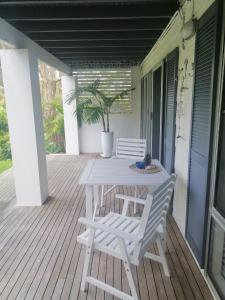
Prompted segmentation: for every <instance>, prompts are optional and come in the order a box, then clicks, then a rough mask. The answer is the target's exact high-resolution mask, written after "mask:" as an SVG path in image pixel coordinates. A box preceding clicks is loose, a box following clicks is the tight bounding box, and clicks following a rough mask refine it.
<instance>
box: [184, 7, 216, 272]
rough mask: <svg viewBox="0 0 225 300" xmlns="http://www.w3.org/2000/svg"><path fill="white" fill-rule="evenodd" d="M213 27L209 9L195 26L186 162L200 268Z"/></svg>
mask: <svg viewBox="0 0 225 300" xmlns="http://www.w3.org/2000/svg"><path fill="white" fill-rule="evenodd" d="M216 27H217V26H216V10H215V5H213V6H211V7H210V9H209V10H208V11H207V12H206V13H205V14H204V15H203V16H202V17H201V18H200V20H199V22H198V31H197V37H196V50H195V51H196V52H195V78H194V93H193V108H192V131H191V145H190V160H189V186H188V208H187V209H188V211H187V227H186V237H187V240H188V242H189V244H190V246H191V248H192V250H193V252H194V254H195V256H196V258H197V259H198V261H199V263H200V265H201V266H202V265H203V263H204V248H205V236H206V231H205V230H206V220H207V210H208V195H207V194H208V193H207V192H208V187H209V182H208V173H209V161H210V159H211V156H210V146H211V145H210V144H211V143H210V138H211V132H212V131H211V130H212V128H211V127H212V120H213V107H214V106H215V103H213V101H214V98H215V97H213V78H214V66H215V45H216Z"/></svg>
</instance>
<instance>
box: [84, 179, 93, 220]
mask: <svg viewBox="0 0 225 300" xmlns="http://www.w3.org/2000/svg"><path fill="white" fill-rule="evenodd" d="M85 194H86V199H85V200H86V218H88V219H92V216H93V203H92V201H93V186H91V185H86V186H85Z"/></svg>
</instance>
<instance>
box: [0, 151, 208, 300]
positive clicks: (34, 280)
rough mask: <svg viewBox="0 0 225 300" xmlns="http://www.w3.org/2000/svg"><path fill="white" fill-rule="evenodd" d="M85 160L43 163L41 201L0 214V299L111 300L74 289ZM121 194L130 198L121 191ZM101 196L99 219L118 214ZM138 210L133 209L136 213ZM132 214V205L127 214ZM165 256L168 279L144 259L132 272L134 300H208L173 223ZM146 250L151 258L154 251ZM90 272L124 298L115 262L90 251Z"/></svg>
mask: <svg viewBox="0 0 225 300" xmlns="http://www.w3.org/2000/svg"><path fill="white" fill-rule="evenodd" d="M89 158H93V156H92V155H81V156H79V157H75V156H66V155H58V156H57V155H56V156H52V157H49V158H48V160H47V162H48V176H49V193H50V197H49V199H48V201H46V203H45V204H44V205H43V206H42V207H14V208H12V206H10V205H9V208H8V209H7V210H5V211H4V212H0V236H1V239H0V299H1V300H4V299H20V300H22V299H27V300H30V299H36V300H39V299H45V300H49V299H54V300H60V299H62V300H67V299H71V300H72V299H73V300H74V299H79V300H81V299H82V300H92V299H96V300H113V299H116V297H113V296H111V295H109V294H107V293H105V292H103V291H102V290H99V289H97V288H95V287H93V286H89V287H88V290H87V293H83V292H81V291H80V289H79V287H80V281H81V275H82V267H83V257H84V248H82V246H81V245H80V244H78V243H77V242H76V237H77V235H78V234H79V233H81V232H82V231H83V230H84V226H83V225H81V224H79V223H78V222H77V221H78V218H79V217H80V216H83V215H84V213H85V201H84V200H85V197H84V187H83V186H80V185H79V184H78V181H79V178H80V175H81V172H82V170H83V168H84V166H85V165H86V163H87V161H88V159H89ZM117 191H118V192H120V193H127V194H132V190H131V189H130V188H127V187H119V189H118V190H117ZM113 195H114V192H112V193H110V194H108V195H107V197H106V201H105V203H104V206H103V207H102V208H101V209H100V210H99V211H98V213H99V214H100V215H104V214H106V213H107V212H109V211H110V210H111V211H116V212H121V209H122V202H121V201H119V200H114V197H113ZM3 198H4V200H3V202H4V203H3V205H0V208H5V206H6V204H5V203H14V202H15V189H14V186H13V176H12V170H11V171H7V172H6V173H5V174H4V176H1V177H0V199H1V201H2V199H3ZM139 209H140V208H139V207H138V210H139ZM129 212H130V214H133V207H132V206H131V207H130V208H129ZM167 231H168V236H167V254H166V255H167V258H168V264H169V267H170V271H171V277H170V278H166V277H164V275H163V270H162V267H161V266H160V265H159V264H157V263H156V262H152V261H149V260H147V259H144V260H143V261H142V262H141V264H140V266H139V267H138V268H136V270H135V279H136V281H137V286H138V288H139V290H138V294H139V296H140V299H141V300H146V299H151V300H159V299H171V300H172V299H179V300H180V299H188V300H190V299H200V300H201V299H202V300H210V299H213V298H212V296H211V293H210V291H209V289H208V287H207V284H206V282H205V281H204V278H203V276H202V274H201V272H200V271H199V269H198V267H197V265H196V263H195V261H194V259H193V257H192V255H191V253H190V251H189V249H188V247H187V245H186V243H185V241H184V239H183V238H182V236H181V233H180V231H179V229H178V227H177V225H176V223H175V221H174V219H173V218H172V217H169V218H168V225H167ZM152 251H153V252H157V249H156V247H155V246H153V247H152ZM92 274H93V275H94V276H96V277H97V278H99V279H101V280H105V281H106V282H107V283H109V284H111V285H114V286H115V287H117V288H122V290H123V291H125V292H129V287H128V283H127V281H126V276H125V272H124V270H123V266H122V263H121V261H119V260H117V259H114V258H112V257H111V256H109V255H106V254H102V253H96V254H95V255H94V258H93V261H92Z"/></svg>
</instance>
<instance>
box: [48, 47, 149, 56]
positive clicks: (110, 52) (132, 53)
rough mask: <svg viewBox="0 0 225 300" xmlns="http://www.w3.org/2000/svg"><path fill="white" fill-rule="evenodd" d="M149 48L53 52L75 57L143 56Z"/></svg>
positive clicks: (57, 54)
mask: <svg viewBox="0 0 225 300" xmlns="http://www.w3.org/2000/svg"><path fill="white" fill-rule="evenodd" d="M148 52H149V51H148V50H146V51H138V52H137V51H126V52H125V51H123V52H121V51H116V52H115V51H107V52H106V51H102V50H101V49H99V50H98V51H95V52H93V51H83V52H71V53H64V52H60V53H54V52H52V54H53V55H55V56H57V57H73V56H78V55H81V56H83V55H84V56H85V55H91V56H100V55H103V56H105V55H106V56H113V55H133V56H141V55H147V54H148Z"/></svg>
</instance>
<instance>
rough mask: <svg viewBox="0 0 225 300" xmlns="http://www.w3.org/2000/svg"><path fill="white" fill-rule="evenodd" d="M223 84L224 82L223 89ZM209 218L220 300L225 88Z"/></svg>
mask: <svg viewBox="0 0 225 300" xmlns="http://www.w3.org/2000/svg"><path fill="white" fill-rule="evenodd" d="M224 84H225V81H224V83H223V87H224ZM211 218H212V221H211V228H210V242H209V258H208V274H209V277H210V279H211V281H212V282H213V284H214V286H215V287H216V289H217V291H218V293H219V294H220V296H221V298H222V299H225V88H224V89H223V93H222V104H221V111H220V131H219V142H218V159H217V172H216V185H215V199H214V205H213V208H212V215H211Z"/></svg>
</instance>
